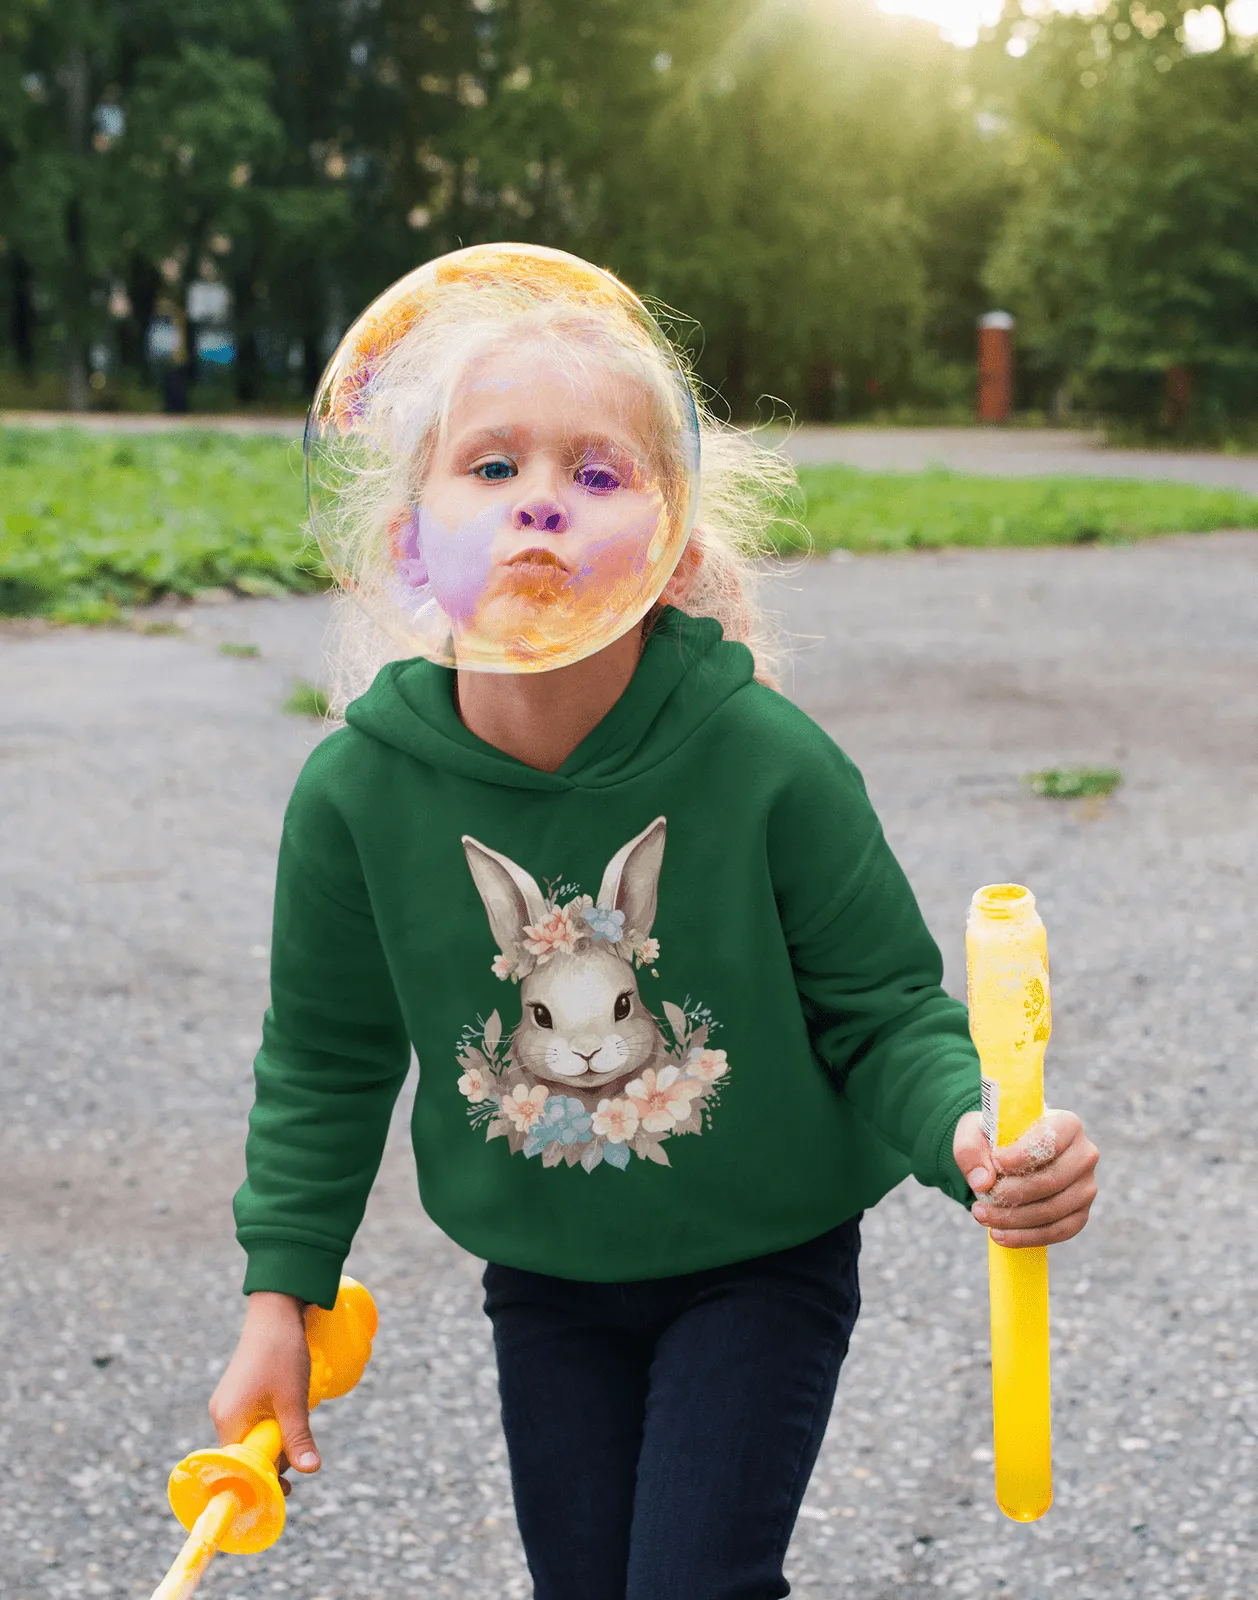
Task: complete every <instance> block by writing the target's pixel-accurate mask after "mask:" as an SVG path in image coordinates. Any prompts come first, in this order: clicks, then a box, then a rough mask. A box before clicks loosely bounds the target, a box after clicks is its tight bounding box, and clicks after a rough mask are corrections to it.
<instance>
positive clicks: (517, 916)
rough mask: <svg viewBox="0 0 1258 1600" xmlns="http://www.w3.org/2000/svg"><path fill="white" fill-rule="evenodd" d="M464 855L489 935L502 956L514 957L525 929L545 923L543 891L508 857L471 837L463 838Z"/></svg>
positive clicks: (521, 942) (466, 835)
mask: <svg viewBox="0 0 1258 1600" xmlns="http://www.w3.org/2000/svg"><path fill="white" fill-rule="evenodd" d="M463 853H464V855H465V856H466V857H467V864H468V868H469V869H470V871H471V874H472V881H473V882H474V883H475V885H476V888H477V891H478V892H479V894H480V897H481V899H482V900H483V901H484V903H485V911H486V913H487V914H488V917H489V931H490V932H491V933H492V934H493V936H494V939H495V941H496V942H497V945H498V948H499V950H501V951H502V953H503V955H515V954H517V953H518V952H519V950H520V947H521V945H522V944H523V939H524V930H525V928H526V927H528V926H529V925H530V924H532V925H533V926H536V925H537V924H538V923H540V922H545V920H546V902H545V900H544V899H543V898H542V891H541V890H540V889H539V888H538V887H537V884H536V882H535V881H534V880H533V879H532V878H531V877H530V876H529V875H528V873H527V872H525V870H524V868H523V867H518V866H516V864H515V862H514V861H512V860H511V858H510V856H500V855H499V854H498V852H497V851H496V850H491V849H490V848H489V846H488V845H483V844H481V842H480V841H479V840H478V839H473V838H472V836H471V834H468V833H465V834H464V835H463Z"/></svg>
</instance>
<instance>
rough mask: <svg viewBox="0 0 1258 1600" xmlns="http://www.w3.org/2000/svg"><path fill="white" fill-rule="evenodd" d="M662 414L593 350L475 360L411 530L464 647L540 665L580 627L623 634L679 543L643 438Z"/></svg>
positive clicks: (595, 641)
mask: <svg viewBox="0 0 1258 1600" xmlns="http://www.w3.org/2000/svg"><path fill="white" fill-rule="evenodd" d="M653 423H654V417H653V408H652V406H651V403H650V400H649V397H648V396H647V394H646V392H645V390H643V389H642V388H640V387H639V386H638V385H635V384H634V383H632V382H631V381H629V382H627V381H626V380H625V379H624V377H618V376H617V375H616V374H615V373H613V372H611V371H609V370H607V369H606V368H600V366H599V365H598V364H597V363H595V362H591V363H589V367H588V370H587V371H585V372H577V373H573V372H571V371H569V370H568V369H566V368H565V367H564V366H563V365H562V364H561V362H560V360H559V358H558V357H557V356H556V355H555V354H554V353H552V352H550V351H547V350H544V349H542V348H540V347H538V346H536V345H533V346H529V345H522V346H517V347H515V348H514V349H504V350H500V351H496V352H493V353H491V354H489V355H486V356H484V357H482V358H481V359H480V360H478V361H476V362H474V363H473V364H472V365H471V367H470V368H469V369H468V372H467V374H466V375H465V377H464V379H463V382H462V384H461V386H460V388H459V389H458V391H457V393H456V395H455V398H454V403H453V405H452V407H451V410H450V415H449V417H448V419H447V427H446V431H445V437H444V440H443V441H442V442H441V443H440V445H439V446H438V448H437V449H436V451H435V453H434V458H433V460H432V462H431V465H430V468H429V471H428V474H427V476H426V480H425V482H424V486H423V499H422V503H421V505H420V507H419V512H418V530H417V539H416V543H417V546H418V551H417V554H418V556H419V558H420V559H419V562H418V574H417V575H422V577H423V578H424V580H426V582H427V583H428V584H429V585H430V587H431V592H432V593H433V595H434V596H435V598H436V600H437V602H438V604H439V605H440V606H441V608H442V610H443V611H444V612H445V614H446V616H447V617H448V618H449V620H450V623H451V625H452V627H453V630H454V634H455V641H456V648H457V645H458V641H459V637H460V634H461V633H462V634H464V635H465V636H466V635H469V634H470V635H472V636H474V638H475V640H476V641H478V642H480V643H488V644H489V645H490V646H491V647H492V645H493V644H494V642H495V641H496V642H497V643H498V644H499V645H500V646H501V648H502V651H503V659H504V660H510V659H511V656H512V652H515V653H516V656H517V659H519V660H520V661H521V662H522V663H523V662H524V661H525V660H527V661H529V662H531V663H532V664H534V665H537V664H540V662H541V661H543V660H544V659H545V657H546V655H547V653H548V651H549V652H552V653H555V654H558V653H560V652H561V651H562V650H563V648H564V646H565V642H566V641H570V640H571V639H572V637H573V635H574V631H582V632H583V637H587V638H588V639H589V641H590V645H591V648H600V647H601V646H602V645H604V644H609V643H611V642H612V640H613V639H615V638H618V637H619V635H620V634H621V633H622V632H623V631H624V627H625V617H626V614H629V615H632V614H633V613H632V608H633V606H634V602H635V598H636V597H637V596H638V594H639V593H640V592H643V591H644V590H645V588H647V587H651V586H653V587H654V589H655V592H658V589H659V587H660V576H661V573H660V565H661V563H662V562H663V561H664V560H666V559H667V560H669V561H670V562H671V560H673V559H675V555H676V552H675V551H672V550H671V548H670V541H669V540H668V538H667V537H666V530H665V529H664V526H663V525H664V522H665V520H666V519H664V518H663V517H662V515H661V513H662V509H663V506H664V495H663V493H662V487H663V486H662V485H661V483H660V482H659V474H658V469H657V468H655V467H654V466H653V465H652V463H651V460H650V456H649V453H648V451H647V450H646V449H645V448H644V445H643V441H644V440H645V439H646V438H648V437H649V434H650V430H651V428H652V426H653ZM600 631H605V632H606V637H605V638H601V639H600V638H598V637H597V635H598V634H599V632H600ZM471 642H472V641H471V640H469V643H471ZM585 653H589V652H588V651H587V652H585ZM473 664H474V662H473Z"/></svg>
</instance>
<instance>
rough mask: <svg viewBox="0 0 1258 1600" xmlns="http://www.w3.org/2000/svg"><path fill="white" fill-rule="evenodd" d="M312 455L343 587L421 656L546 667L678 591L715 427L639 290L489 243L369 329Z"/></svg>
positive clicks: (382, 301) (324, 399)
mask: <svg viewBox="0 0 1258 1600" xmlns="http://www.w3.org/2000/svg"><path fill="white" fill-rule="evenodd" d="M305 460H306V496H307V505H308V507H309V514H310V523H311V527H312V529H313V531H314V534H315V536H316V538H317V539H318V541H319V545H320V547H321V549H322V550H323V553H324V556H325V558H326V560H327V562H328V565H329V567H330V568H331V570H332V573H333V575H334V576H335V578H336V580H337V582H338V583H339V584H340V585H341V586H342V587H343V588H345V589H346V590H347V591H349V592H350V593H352V594H353V595H354V597H355V599H356V600H357V601H358V602H359V603H360V604H361V605H362V606H363V607H364V608H365V609H366V611H367V612H368V614H369V615H370V616H371V617H372V618H373V619H374V620H375V621H376V623H377V624H378V625H379V626H381V627H382V628H384V629H385V631H386V632H387V633H388V634H389V635H390V636H391V637H392V638H393V639H394V640H395V641H396V642H397V644H398V645H399V646H400V647H401V649H402V650H404V651H405V652H406V653H408V654H413V655H422V656H426V657H427V658H428V659H429V660H432V661H437V662H440V663H442V664H443V665H447V666H459V667H465V668H472V669H476V670H482V671H490V672H542V671H547V670H549V669H552V668H555V667H561V666H566V665H567V664H568V663H570V662H573V661H579V660H581V659H582V658H583V657H585V656H588V655H592V654H593V653H594V652H595V651H596V650H600V649H602V648H603V647H604V646H605V645H607V644H610V643H611V642H612V641H613V640H615V639H618V638H620V637H621V635H623V634H625V633H627V632H628V631H629V629H630V628H632V627H633V626H634V625H635V624H636V623H637V622H639V621H640V620H641V619H642V617H644V616H645V615H646V613H647V611H648V610H649V609H650V608H651V606H652V605H654V603H655V602H656V601H657V600H658V599H659V598H660V596H661V594H662V593H663V591H664V588H665V585H666V584H667V582H668V579H669V578H670V576H671V575H672V573H673V570H674V568H675V567H676V566H677V563H678V560H679V559H680V557H681V553H682V550H683V549H684V547H685V544H686V539H687V537H688V535H689V532H690V527H691V522H692V520H693V517H694V507H695V500H696V497H697V492H698V476H699V432H698V423H697V419H696V416H695V405H694V400H693V397H692V393H691V389H690V385H689V381H688V379H687V377H686V374H685V372H684V371H683V369H682V367H681V365H680V363H679V362H678V359H677V357H676V355H675V354H674V352H673V350H672V347H671V346H670V345H669V343H668V340H667V339H666V338H665V336H664V334H663V332H662V331H661V329H660V328H659V326H658V324H657V323H656V321H655V319H654V318H653V317H652V315H651V313H650V312H649V311H648V310H647V308H646V307H645V306H644V305H643V304H642V302H641V301H640V300H639V299H638V298H637V296H636V295H634V294H633V293H632V292H631V291H630V290H629V289H627V288H626V287H625V286H624V284H622V283H621V282H619V280H618V279H616V278H614V277H613V276H612V275H611V274H610V273H609V272H604V271H603V270H601V269H600V268H598V267H592V266H590V265H589V263H588V262H585V261H582V260H580V259H579V258H578V257H576V256H572V255H568V254H566V253H565V252H563V251H561V250H550V249H546V248H544V247H541V246H537V245H524V244H488V245H474V246H472V247H471V248H470V249H466V250H457V251H455V252H454V253H453V254H451V255H446V256H441V257H439V258H438V259H437V260H435V261H430V262H428V263H427V264H426V265H424V266H422V267H419V268H418V269H417V270H416V271H414V272H411V273H409V274H408V275H407V276H406V277H404V278H402V279H400V280H399V281H398V282H397V283H395V284H394V285H393V287H392V288H390V289H388V290H386V291H385V293H384V294H382V295H381V296H380V297H379V299H377V300H375V301H374V302H373V303H372V304H371V305H370V306H369V307H368V308H367V310H366V311H365V312H364V313H363V314H362V316H361V317H359V319H358V321H357V322H355V324H354V325H353V327H352V328H351V329H350V330H349V332H348V333H347V334H346V335H345V338H344V339H343V340H342V341H341V344H340V347H339V348H338V350H337V351H336V354H335V355H334V356H333V357H332V360H331V361H330V362H329V363H328V368H327V371H326V372H325V373H324V375H323V379H322V381H321V382H320V384H319V388H318V390H317V392H316V394H315V398H314V402H313V404H312V406H311V408H310V415H309V418H308V419H307V423H306V442H305Z"/></svg>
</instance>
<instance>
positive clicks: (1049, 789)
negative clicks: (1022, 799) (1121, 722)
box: [1022, 767, 1123, 800]
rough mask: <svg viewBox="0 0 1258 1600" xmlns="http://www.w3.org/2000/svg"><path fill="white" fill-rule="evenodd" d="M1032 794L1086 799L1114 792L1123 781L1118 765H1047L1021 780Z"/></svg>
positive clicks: (1063, 798)
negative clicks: (1040, 770) (1042, 769)
mask: <svg viewBox="0 0 1258 1600" xmlns="http://www.w3.org/2000/svg"><path fill="white" fill-rule="evenodd" d="M1022 781H1023V783H1025V784H1026V786H1027V788H1028V789H1030V790H1031V792H1032V793H1033V794H1040V795H1043V796H1045V798H1046V799H1049V800H1087V799H1090V798H1092V797H1093V796H1094V795H1096V796H1104V795H1110V794H1113V792H1114V790H1115V789H1117V788H1118V786H1119V784H1120V783H1121V782H1122V781H1123V775H1122V773H1121V772H1120V771H1119V770H1118V768H1117V767H1048V768H1046V769H1045V770H1044V771H1043V772H1029V773H1027V775H1026V777H1025V778H1024V779H1023V780H1022Z"/></svg>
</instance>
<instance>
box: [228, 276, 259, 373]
mask: <svg viewBox="0 0 1258 1600" xmlns="http://www.w3.org/2000/svg"><path fill="white" fill-rule="evenodd" d="M252 267H253V263H252V261H247V262H245V264H244V270H243V271H240V272H237V273H236V275H235V277H234V279H233V280H232V306H233V321H234V323H235V334H236V370H235V384H236V398H237V400H239V401H240V403H241V405H249V404H250V402H251V401H254V400H256V399H257V398H258V396H259V395H260V394H261V393H262V353H261V351H260V350H259V348H258V305H257V298H256V296H255V295H254V292H253V283H254V274H253V271H252Z"/></svg>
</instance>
